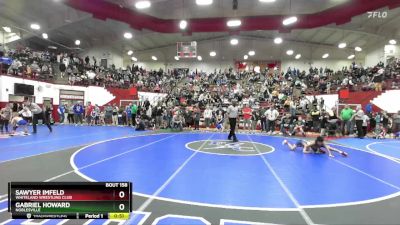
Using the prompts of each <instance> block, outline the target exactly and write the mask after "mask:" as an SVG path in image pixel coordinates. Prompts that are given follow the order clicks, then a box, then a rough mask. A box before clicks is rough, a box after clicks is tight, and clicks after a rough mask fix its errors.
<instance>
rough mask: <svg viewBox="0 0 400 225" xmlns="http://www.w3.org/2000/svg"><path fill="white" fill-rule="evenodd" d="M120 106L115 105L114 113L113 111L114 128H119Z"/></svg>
mask: <svg viewBox="0 0 400 225" xmlns="http://www.w3.org/2000/svg"><path fill="white" fill-rule="evenodd" d="M118 110H119V108H118V106H117V104H115V103H114V104H113V111H112V122H113V125H114V126H118Z"/></svg>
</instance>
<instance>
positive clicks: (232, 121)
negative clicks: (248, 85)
mask: <svg viewBox="0 0 400 225" xmlns="http://www.w3.org/2000/svg"><path fill="white" fill-rule="evenodd" d="M226 113H227V114H228V118H229V125H230V126H231V130H230V132H229V136H228V140H232V138H233V142H238V139H237V138H236V134H235V129H236V119H237V117H238V114H239V108H238V106H237V101H236V99H235V100H233V101H232V105H230V106H229V107H228V110H227V112H226Z"/></svg>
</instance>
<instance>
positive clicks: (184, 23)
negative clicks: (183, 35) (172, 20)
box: [179, 20, 188, 30]
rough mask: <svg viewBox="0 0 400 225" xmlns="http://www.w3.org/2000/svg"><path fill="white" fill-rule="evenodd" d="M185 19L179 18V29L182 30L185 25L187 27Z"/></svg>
mask: <svg viewBox="0 0 400 225" xmlns="http://www.w3.org/2000/svg"><path fill="white" fill-rule="evenodd" d="M187 24H188V23H187V21H186V20H181V22H179V28H180V29H181V30H184V29H186V27H187Z"/></svg>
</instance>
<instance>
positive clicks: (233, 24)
mask: <svg viewBox="0 0 400 225" xmlns="http://www.w3.org/2000/svg"><path fill="white" fill-rule="evenodd" d="M226 25H227V26H228V27H238V26H240V25H242V21H240V20H238V19H234V20H228V22H226Z"/></svg>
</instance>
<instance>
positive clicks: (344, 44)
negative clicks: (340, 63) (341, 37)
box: [338, 42, 347, 48]
mask: <svg viewBox="0 0 400 225" xmlns="http://www.w3.org/2000/svg"><path fill="white" fill-rule="evenodd" d="M346 46H347V44H346V43H345V42H343V43H340V44H339V45H338V47H339V48H346Z"/></svg>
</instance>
